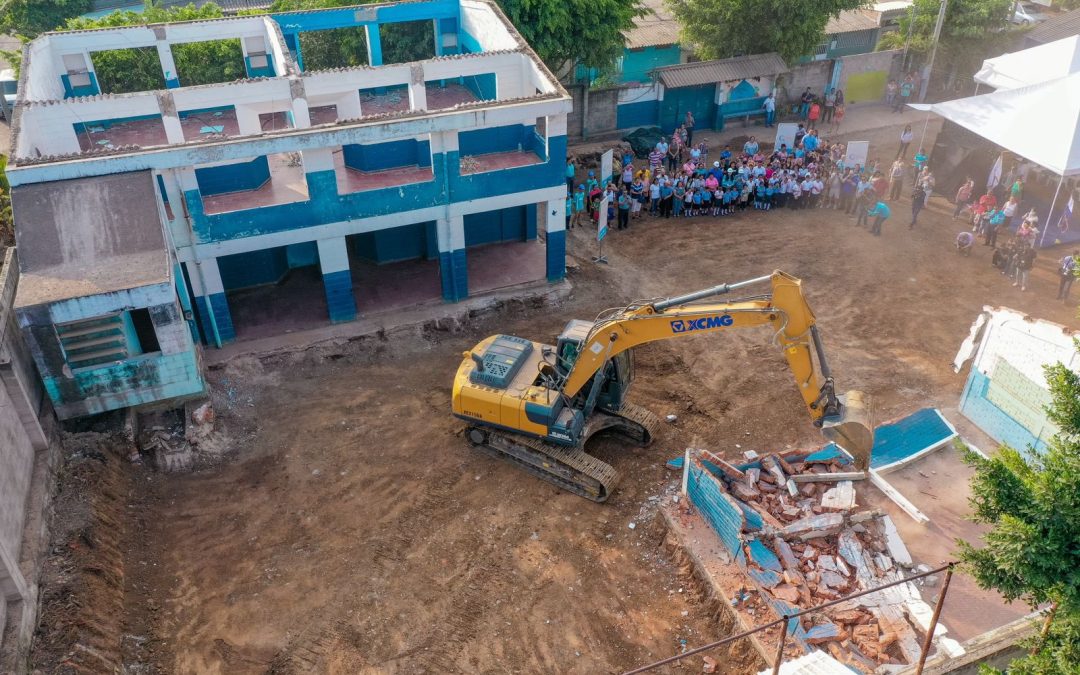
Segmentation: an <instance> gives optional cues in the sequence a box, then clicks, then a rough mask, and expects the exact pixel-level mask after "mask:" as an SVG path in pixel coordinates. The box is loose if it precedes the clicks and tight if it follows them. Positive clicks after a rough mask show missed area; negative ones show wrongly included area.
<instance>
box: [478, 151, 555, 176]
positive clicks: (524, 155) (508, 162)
mask: <svg viewBox="0 0 1080 675" xmlns="http://www.w3.org/2000/svg"><path fill="white" fill-rule="evenodd" d="M460 161H461V175H463V176H466V175H468V174H472V173H484V172H485V171H498V170H499V169H513V168H514V167H518V166H528V165H530V164H542V163H543V161H544V160H542V159H540V158H539V157H537V156H536V153H535V152H529V151H527V150H512V151H510V152H490V153H487V154H485V155H466V156H464V157H462V158H461V160H460Z"/></svg>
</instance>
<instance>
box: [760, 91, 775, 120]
mask: <svg viewBox="0 0 1080 675" xmlns="http://www.w3.org/2000/svg"><path fill="white" fill-rule="evenodd" d="M761 107H762V108H765V126H766V127H771V126H772V125H773V120H774V119H775V118H776V93H775V92H769V95H768V96H766V97H765V102H764V103H762V104H761Z"/></svg>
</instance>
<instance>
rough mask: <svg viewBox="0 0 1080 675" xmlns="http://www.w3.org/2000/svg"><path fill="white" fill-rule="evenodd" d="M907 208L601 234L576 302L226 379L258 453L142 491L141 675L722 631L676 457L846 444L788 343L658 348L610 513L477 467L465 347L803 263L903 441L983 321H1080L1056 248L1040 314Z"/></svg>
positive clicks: (133, 591)
mask: <svg viewBox="0 0 1080 675" xmlns="http://www.w3.org/2000/svg"><path fill="white" fill-rule="evenodd" d="M895 133H896V132H895V130H894V129H887V130H885V131H882V132H881V133H880V135H879V138H877V139H875V137H874V136H872V135H871V136H870V140H871V141H872V143H876V142H877V141H879V140H880V141H881V142H883V143H884V142H885V140H884V139H888V143H892V142H893V138H894V137H895ZM860 135H861V136H862V137H864V138H865V137H867V134H860ZM873 147H875V150H876V146H873ZM890 147H895V146H892V145H889V146H887V147H884V149H883V150H882V154H883V155H886V156H888V153H889V152H890V151H889V148H890ZM891 152H895V150H892V151H891ZM874 154H875V152H874V151H872V153H871V155H872V156H873V155H874ZM907 212H908V208H907V205H906V204H899V203H898V204H897V205H896V207H895V208H894V213H895V215H894V217H893V219H892V220H891V221H889V222H888V223H886V225H885V228H884V235H883V236H882V237H880V238H875V237H872V236H870V235H869V234H868V233H867V232H866V231H865V230H862V229H859V228H856V227H855V226H854V220H852V219H849V218H847V217H846V216H842V215H839V214H838V213H836V212H833V211H824V210H823V211H816V212H808V211H800V212H772V213H763V212H756V211H750V212H747V213H745V214H743V215H739V216H735V217H729V218H726V219H718V220H717V219H708V218H700V219H696V220H693V221H687V220H682V221H659V220H652V219H645V220H642V221H640V222H635V223H633V225H632V226H631V228H630V230H628V231H626V232H612V233H611V234H610V236H609V237H608V239H607V240H606V241H605V246H604V252H605V254H606V255H607V256H608V258H609V260H610V264H609V265H607V266H597V265H594V264H593V263H591V262H589V256H590V255H592V254H593V253H594V252H595V249H596V243H595V240H594V237H595V232H594V231H593V230H591V229H590V228H585V229H575V230H573V231H572V232H571V233H570V236H569V242H568V248H569V252H570V254H571V256H572V257H573V258H574V260H575V261H576V265H575V267H574V268H573V269H572V270H571V272H570V279H571V281H572V283H573V286H574V291H573V293H572V294H571V295H570V297H569V298H568V299H567V300H565V301H564V302H563V303H562V304H561V305H560V306H540V307H536V306H531V305H528V304H521V303H518V304H512V305H510V306H505V307H503V308H501V309H500V310H498V311H495V312H492V313H488V314H484V315H480V316H476V317H474V318H472V319H471V320H470V321H468V322H466V323H465V324H463V326H462V327H461V328H460V329H458V330H456V331H453V330H447V331H434V330H423V329H419V328H417V329H414V330H404V331H399V332H396V333H392V334H389V335H376V336H370V337H367V338H363V339H357V340H355V341H352V342H349V343H347V344H344V345H338V346H323V347H318V348H313V349H310V350H307V351H304V352H298V353H292V354H286V355H279V356H276V357H271V358H268V359H264V360H263V361H258V360H255V359H254V358H250V357H247V358H239V359H236V360H234V361H232V362H231V363H230V364H228V365H227V366H226V367H224V368H221V369H217V370H214V371H212V372H211V375H210V379H211V381H212V385H213V391H214V400H215V405H216V408H217V411H218V415H219V424H220V425H221V426H223V428H224V429H225V430H226V433H227V434H228V435H229V438H230V444H231V447H232V449H233V450H232V455H230V457H229V458H227V461H224V462H222V463H221V464H220V465H219V466H217V467H216V468H212V469H207V470H203V471H200V472H197V473H194V474H190V475H182V476H164V475H161V474H156V473H153V472H151V471H149V470H148V469H141V468H140V469H138V470H137V471H138V475H137V476H136V477H135V481H134V482H135V485H136V486H137V487H136V488H135V490H134V491H133V494H132V495H131V499H130V508H131V509H132V511H133V512H134V513H136V514H137V516H136V518H137V523H136V525H135V528H134V529H135V530H137V531H138V532H139V536H138V537H135V538H133V539H132V541H133V543H132V544H131V547H132V548H131V549H129V551H128V559H127V574H128V580H127V597H126V607H127V609H126V612H127V616H126V625H125V628H124V632H125V633H126V634H128V635H129V636H131V639H130V640H127V641H126V642H125V644H127V645H129V648H128V651H127V653H126V654H125V658H126V661H127V662H128V663H129V664H131V665H133V666H134V667H135V669H133V671H132V672H136V671H137V672H161V673H194V672H199V673H263V672H273V673H294V672H295V673H301V672H330V673H358V672H370V673H376V672H378V673H384V672H385V673H398V672H469V673H510V672H520V673H541V672H560V673H607V672H619V671H622V670H625V669H628V668H630V667H633V666H636V665H641V664H643V663H647V662H649V661H651V660H654V659H657V658H660V657H663V656H667V655H670V654H672V653H675V652H677V651H678V650H679V649H680V648H681V645H682V644H684V643H685V644H686V645H687V646H690V647H692V646H695V645H698V644H701V643H703V642H706V641H709V640H712V639H716V638H718V637H720V636H721V635H722V634H723V630H722V629H721V627H719V626H717V625H716V623H715V622H714V621H713V620H712V619H711V618H710V616H709V613H708V612H707V611H706V610H705V608H704V607H703V606H701V605H698V604H696V603H694V602H693V601H692V600H691V599H690V598H689V597H688V593H687V592H686V589H685V588H684V584H685V579H684V578H683V577H680V576H679V575H678V573H677V570H676V569H675V566H674V565H673V564H672V563H671V561H670V559H669V558H668V557H667V555H666V554H665V553H664V551H663V550H662V548H661V546H660V544H661V541H662V538H663V535H662V532H660V531H659V525H658V523H657V521H656V519H655V511H656V507H657V504H658V502H659V501H660V499H669V498H670V494H671V491H672V490H673V489H674V476H673V475H672V474H670V473H668V472H666V471H665V470H664V469H663V463H664V461H665V460H666V459H668V458H669V457H671V456H674V455H676V454H678V453H680V452H681V450H682V449H683V448H685V447H687V446H688V445H694V446H697V447H704V448H708V449H710V450H712V451H713V452H717V453H721V454H725V455H731V456H733V457H734V456H735V455H737V454H738V453H741V452H742V451H743V450H746V449H752V448H753V449H758V450H764V449H784V448H788V447H809V446H815V445H818V444H819V443H820V437H819V435H818V434H817V432H816V431H815V430H814V429H813V427H812V426H811V425H810V424H809V421H808V420H807V419H806V417H805V413H804V412H803V408H802V404H801V399H800V398H799V396H798V394H797V392H796V390H795V388H794V387H793V386H792V382H791V378H790V375H789V373H788V372H787V370H786V369H785V366H784V361H783V359H782V357H781V355H780V354H779V353H778V352H777V351H776V349H775V348H774V347H773V346H772V345H771V342H770V336H769V334H768V332H767V331H765V330H764V329H762V330H757V329H755V330H748V331H743V332H737V333H733V334H716V335H711V336H707V337H692V338H689V339H687V340H682V341H677V342H674V341H668V342H665V343H660V344H655V345H650V346H646V347H643V348H641V349H640V350H639V352H638V353H637V368H638V370H637V381H636V383H635V384H634V390H633V391H632V393H631V399H632V400H634V401H636V402H637V403H639V404H642V405H645V406H647V407H649V408H651V409H652V410H653V411H655V412H656V413H658V414H661V415H665V414H668V413H674V414H676V415H678V419H677V421H676V422H675V423H674V424H671V425H668V426H666V427H665V428H664V431H663V432H662V434H661V436H660V438H659V440H658V441H657V442H656V443H654V444H653V446H652V447H650V448H647V449H639V448H634V447H629V448H628V447H624V446H622V445H620V444H619V443H618V442H614V441H609V440H598V441H597V443H596V444H595V445H593V446H591V450H592V451H593V452H594V453H595V454H597V455H599V456H600V457H602V458H603V459H605V460H607V461H609V462H611V463H612V464H614V465H615V466H616V467H617V468H619V469H620V470H621V471H622V472H623V475H624V478H623V480H622V483H621V484H620V486H619V488H618V490H617V491H616V493H615V494H614V496H613V497H612V499H611V500H610V501H609V502H608V503H607V504H604V505H597V504H593V503H590V502H587V501H585V500H582V499H580V498H577V497H574V496H571V495H569V494H565V493H561V492H559V491H558V490H556V489H555V488H553V487H551V486H549V485H548V484H546V483H543V482H540V481H537V480H535V479H533V478H531V477H528V476H526V475H524V474H523V473H521V472H519V471H517V470H515V469H513V468H512V467H510V466H508V465H506V464H503V463H500V462H497V461H494V460H492V459H490V458H488V457H487V456H484V455H482V454H480V453H478V452H477V451H475V450H472V449H470V448H469V447H468V445H467V444H466V443H465V441H464V440H463V438H462V437H461V433H460V429H461V425H460V423H459V422H458V421H456V420H455V419H454V418H452V417H451V416H450V412H449V411H450V385H451V380H452V377H453V373H454V370H455V368H456V367H457V364H458V363H459V361H460V359H461V352H462V350H464V349H468V348H469V347H471V346H472V345H473V344H474V343H475V342H477V341H478V340H479V339H481V338H483V337H484V336H486V335H489V334H491V333H493V332H505V333H513V334H517V335H522V336H526V337H530V338H535V339H543V340H548V341H550V340H551V339H553V338H554V336H555V335H556V334H557V333H558V332H559V331H560V330H561V328H562V326H563V324H564V323H565V322H566V321H567V320H569V319H571V318H583V319H588V318H591V317H593V316H595V315H596V314H597V312H599V311H600V310H602V309H604V308H607V307H612V306H617V305H621V304H623V303H626V302H627V301H629V300H632V299H638V298H645V297H651V296H659V295H667V294H672V293H678V292H686V291H691V290H696V289H698V288H702V287H705V286H709V285H713V284H718V283H721V282H725V281H737V280H741V279H746V278H750V277H754V276H759V275H762V274H767V273H769V272H770V271H771V270H773V269H777V268H778V269H783V270H785V271H787V272H790V273H792V274H795V275H796V276H799V277H801V278H802V279H803V280H804V283H805V288H806V293H807V295H808V297H809V300H810V302H811V303H812V306H813V308H814V310H815V312H816V314H817V317H818V320H819V325H820V328H821V334H822V336H823V338H824V341H825V348H826V350H827V353H828V355H829V357H830V359H831V366H832V369H833V372H834V374H835V376H836V380H837V384H838V388H839V389H840V390H845V389H849V388H858V389H862V390H864V391H867V392H869V393H870V394H871V395H873V397H874V399H875V401H876V405H877V411H878V412H877V416H878V419H881V420H885V419H888V418H892V417H895V416H898V415H902V414H906V413H909V412H911V411H914V410H915V409H918V408H921V407H924V406H927V405H941V406H945V405H949V404H951V403H953V402H955V401H956V400H957V398H958V396H959V394H960V391H961V388H962V385H963V377H962V376H960V375H955V374H953V373H952V370H951V368H950V365H949V364H950V362H951V360H952V358H953V356H954V354H955V352H956V349H957V347H958V346H959V344H960V342H961V340H962V339H963V338H964V336H966V334H967V330H968V326H969V325H970V323H971V321H972V320H973V318H974V317H975V315H976V314H977V313H978V312H979V310H980V309H981V308H982V306H983V305H984V304H999V305H1007V306H1011V307H1015V308H1018V309H1022V310H1026V311H1029V312H1031V313H1032V314H1035V315H1037V316H1040V317H1043V318H1046V319H1049V320H1053V321H1058V322H1061V323H1065V324H1068V325H1076V321H1075V320H1074V319H1073V316H1074V313H1075V306H1071V307H1066V306H1064V305H1062V304H1061V303H1059V302H1055V301H1053V296H1054V293H1055V291H1056V280H1054V279H1053V276H1052V266H1053V265H1052V263H1051V262H1050V257H1051V256H1052V255H1054V254H1053V253H1051V254H1044V255H1043V256H1042V258H1041V259H1040V260H1039V261H1038V263H1037V264H1038V269H1037V270H1036V272H1035V274H1034V278H1033V281H1032V283H1031V288H1030V289H1029V291H1028V292H1027V293H1019V292H1018V289H1015V288H1013V287H1012V286H1011V284H1009V283H1007V282H1006V281H1005V280H1004V279H1003V278H1001V277H1000V275H998V273H997V272H996V271H995V270H994V269H993V268H992V267H991V266H990V263H989V257H990V256H989V249H986V248H983V247H979V248H978V250H976V252H975V254H974V255H973V256H972V257H971V258H958V257H957V256H956V254H955V252H954V250H953V248H952V241H953V238H954V237H955V235H956V232H957V231H958V229H959V226H958V224H956V223H953V222H951V221H950V219H949V214H951V208H950V207H949V205H948V204H947V203H946V202H945V201H944V200H942V199H940V198H939V197H935V198H934V199H933V200H932V202H931V206H930V209H929V210H928V211H927V212H924V213H923V216H922V218H921V222H920V225H919V227H918V228H917V229H916V230H915V231H913V232H909V231H908V229H907V227H906V221H905V220H904V216H905V214H906V213H907ZM1055 253H1056V256H1059V255H1061V254H1060V253H1059V252H1055ZM1056 256H1054V257H1055V259H1056ZM631 523H634V524H635V527H634V529H631V528H630V524H631ZM684 641H685V642H684ZM756 665H757V664H753V663H743V662H735V663H728V664H725V668H726V671H727V672H729V673H740V674H741V673H745V672H751V671H753V670H756ZM698 669H700V661H698V660H696V659H694V660H692V661H691V662H690V663H689V664H688V665H687V666H686V667H685V669H682V670H676V671H669V672H696V671H698ZM661 672H663V671H661Z"/></svg>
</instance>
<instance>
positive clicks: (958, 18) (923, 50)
mask: <svg viewBox="0 0 1080 675" xmlns="http://www.w3.org/2000/svg"><path fill="white" fill-rule="evenodd" d="M1013 3H1014V0H949V5H948V7H947V8H946V10H945V22H944V23H943V24H942V26H941V39H940V41H939V42H938V52H937V56H936V57H935V62H934V64H935V65H934V70H935V71H936V72H937V75H935V77H937V76H939V75H941V74H945V75H947V81H950V82H951V81H952V80H954V79H955V78H956V76H957V74H959V73H965V74H966V73H974V72H975V70H977V69H978V67H979V65H980V64H981V63H982V61H983V59H986V58H989V57H991V56H996V55H998V54H1000V53H1002V52H1004V51H1008V50H1009V48H1010V47H1011V41H1012V38H1013V36H1014V35H1015V34H1016V31H1013V30H1011V29H1010V26H1011V24H1010V23H1009V13H1010V12H1011V11H1012V7H1013ZM940 7H941V2H940V1H939V0H915V4H914V5H912V7H911V9H910V10H909V11H908V12H907V13H905V14H904V15H903V16H902V17H901V18H900V28H899V30H897V31H894V32H889V33H885V34H884V35H882V36H881V39H880V40H879V42H878V45H877V49H878V50H879V51H881V50H885V49H902V48H904V47H907V48H908V50H909V51H910V52H911V53H912V54H914V55H915V57H916V58H918V59H920V60H922V59H925V58H926V56H927V55H928V54H929V52H930V49H931V48H932V47H933V38H934V26H935V24H936V23H937V17H938V12H939V9H940ZM938 81H939V83H941V84H942V86H946V85H945V82H946V80H938Z"/></svg>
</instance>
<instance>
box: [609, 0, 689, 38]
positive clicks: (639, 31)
mask: <svg viewBox="0 0 1080 675" xmlns="http://www.w3.org/2000/svg"><path fill="white" fill-rule="evenodd" d="M641 8H642V9H643V10H644V11H645V14H644V15H642V16H639V17H636V18H635V19H634V27H633V28H631V29H630V30H628V31H624V32H623V36H624V37H625V38H626V48H627V49H643V48H645V47H670V46H672V45H677V44H679V22H678V21H676V20H675V16H674V15H673V14H672V13H671V11H670V10H668V8H667V7H666V6H665V5H664V0H645V1H644V2H643V3H641Z"/></svg>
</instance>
